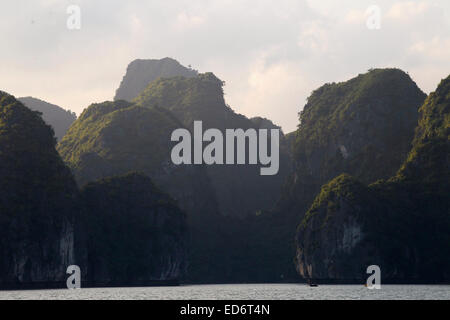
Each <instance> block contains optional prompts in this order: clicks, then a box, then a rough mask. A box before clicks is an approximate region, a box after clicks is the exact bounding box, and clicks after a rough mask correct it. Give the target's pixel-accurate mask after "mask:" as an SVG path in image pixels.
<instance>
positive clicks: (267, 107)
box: [0, 0, 450, 132]
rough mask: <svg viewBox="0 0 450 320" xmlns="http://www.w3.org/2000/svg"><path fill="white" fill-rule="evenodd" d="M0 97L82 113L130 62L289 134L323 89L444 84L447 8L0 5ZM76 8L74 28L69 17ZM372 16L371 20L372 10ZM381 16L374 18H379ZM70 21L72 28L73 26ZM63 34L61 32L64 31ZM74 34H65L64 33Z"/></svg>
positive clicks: (247, 2)
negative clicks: (175, 75)
mask: <svg viewBox="0 0 450 320" xmlns="http://www.w3.org/2000/svg"><path fill="white" fill-rule="evenodd" d="M0 5H1V10H0V34H1V38H2V39H1V47H0V90H2V91H6V92H8V93H10V94H13V95H15V96H16V97H22V96H33V97H36V98H39V99H42V100H45V101H47V102H50V103H53V104H57V105H59V106H61V107H63V108H65V109H70V110H72V111H74V112H76V113H77V114H80V113H81V112H82V111H83V109H85V108H86V107H88V106H89V105H90V104H91V103H94V102H102V101H106V100H112V98H113V97H114V94H115V90H116V89H117V87H118V86H119V84H120V81H121V79H122V77H123V76H124V74H125V71H126V67H127V65H128V64H129V63H130V62H131V61H132V60H134V59H138V58H139V59H160V58H164V57H171V58H174V59H176V60H178V61H179V62H180V63H181V64H183V65H185V66H188V65H191V66H192V67H193V68H194V69H197V70H199V71H200V72H214V73H215V74H216V75H217V76H218V77H219V78H220V79H222V80H223V81H225V82H226V86H225V99H226V102H227V103H228V104H229V105H230V106H231V107H232V108H233V109H234V110H235V111H236V112H238V113H242V114H244V115H246V116H248V117H253V116H262V117H266V118H269V119H271V120H272V121H273V122H274V123H276V124H278V125H280V126H282V128H283V131H285V132H291V131H293V130H295V128H296V127H297V125H298V113H299V112H300V111H301V110H302V108H303V106H304V105H305V103H306V100H307V98H308V96H309V95H310V94H311V92H312V91H313V90H314V89H317V88H318V87H320V86H321V85H323V84H324V83H328V82H340V81H345V80H348V79H351V78H353V77H355V76H357V75H358V74H360V73H364V72H367V70H369V69H371V68H384V67H396V68H400V69H402V70H404V71H406V72H408V73H409V74H410V76H411V77H412V78H413V80H414V81H415V82H416V83H417V84H418V85H419V87H420V88H421V89H422V90H423V91H425V92H426V93H429V92H431V91H433V90H434V89H435V88H436V87H437V85H438V83H439V82H440V80H441V79H443V78H445V77H447V76H448V75H449V74H450V1H448V0H435V1H433V0H398V1H395V0H370V1H366V0H339V1H336V0H276V1H268V0H257V1H255V0H233V1H231V0H170V1H167V0H164V1H159V0H153V1H143V0H128V1H123V0H95V1H92V0H70V1H66V0H15V1H5V0H0ZM73 5H75V6H78V8H79V9H80V15H79V17H80V20H79V21H80V24H79V26H80V28H79V29H78V28H75V29H74V28H69V27H68V20H69V22H70V21H71V22H73V21H78V20H73V19H74V17H75V16H74V15H73V14H74V11H70V12H69V13H68V11H67V9H68V8H69V7H70V6H73ZM378 10H379V11H378ZM378 13H379V14H378ZM77 17H78V16H76V17H75V18H77ZM69 25H70V23H69ZM71 25H72V26H73V25H74V24H71Z"/></svg>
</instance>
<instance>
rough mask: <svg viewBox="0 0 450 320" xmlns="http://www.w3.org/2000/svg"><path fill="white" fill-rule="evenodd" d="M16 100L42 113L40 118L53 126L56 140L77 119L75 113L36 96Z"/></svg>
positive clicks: (59, 138) (62, 135)
mask: <svg viewBox="0 0 450 320" xmlns="http://www.w3.org/2000/svg"><path fill="white" fill-rule="evenodd" d="M18 100H19V101H20V102H22V103H23V104H24V105H25V106H26V107H28V108H30V109H31V110H34V111H39V112H41V113H42V119H44V121H45V122H46V123H47V124H48V125H50V126H51V127H52V128H53V130H54V131H55V136H56V138H57V139H58V141H61V139H62V137H64V135H65V134H66V132H67V130H68V129H69V128H70V126H71V125H72V123H73V122H74V121H75V120H76V119H77V116H76V115H75V113H72V112H70V111H66V110H64V109H63V108H61V107H58V106H56V105H53V104H50V103H47V102H45V101H42V100H39V99H36V98H32V97H26V98H19V99H18Z"/></svg>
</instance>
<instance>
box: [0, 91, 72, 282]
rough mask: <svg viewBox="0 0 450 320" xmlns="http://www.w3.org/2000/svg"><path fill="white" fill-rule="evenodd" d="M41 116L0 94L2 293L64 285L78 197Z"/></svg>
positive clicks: (70, 176)
mask: <svg viewBox="0 0 450 320" xmlns="http://www.w3.org/2000/svg"><path fill="white" fill-rule="evenodd" d="M55 143H56V139H55V138H54V135H53V130H52V129H51V128H50V127H49V126H48V125H46V124H45V123H44V121H43V120H42V118H41V117H40V116H39V114H38V113H37V112H33V111H31V110H29V109H28V108H26V107H25V106H24V105H23V104H22V103H20V102H19V101H17V100H16V99H15V98H14V97H12V96H10V95H8V94H6V93H4V92H0V256H1V259H0V287H1V286H10V285H18V286H19V285H21V284H22V285H29V284H30V283H40V282H58V281H65V279H66V268H67V267H68V266H69V265H70V264H72V263H73V245H74V240H73V239H74V238H73V237H74V235H73V220H74V217H75V215H76V212H77V209H76V204H75V201H76V198H77V195H78V191H77V187H76V184H75V181H74V179H73V177H72V174H71V172H70V170H69V169H68V168H67V167H66V166H65V165H64V163H63V161H62V160H61V159H60V157H59V155H58V153H57V152H56V150H55Z"/></svg>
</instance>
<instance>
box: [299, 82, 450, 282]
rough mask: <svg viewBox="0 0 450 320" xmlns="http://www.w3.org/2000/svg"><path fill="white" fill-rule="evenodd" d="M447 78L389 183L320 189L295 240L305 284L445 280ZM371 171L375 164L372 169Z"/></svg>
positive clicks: (343, 183) (449, 228) (347, 182)
mask: <svg viewBox="0 0 450 320" xmlns="http://www.w3.org/2000/svg"><path fill="white" fill-rule="evenodd" d="M449 97H450V77H449V78H447V79H445V80H443V81H442V82H441V84H440V85H439V87H438V88H437V90H436V92H434V93H432V94H430V96H429V97H428V98H427V99H426V101H425V103H424V104H423V106H422V107H421V108H420V120H419V125H418V127H417V129H416V134H415V138H414V142H413V147H412V150H411V151H410V153H409V156H408V158H407V159H406V160H405V161H404V164H403V165H402V166H401V168H400V170H399V171H398V172H397V174H395V175H394V176H393V177H392V178H390V179H388V180H381V181H378V182H376V183H374V184H371V185H369V186H366V185H364V184H362V183H360V182H357V181H356V180H355V179H354V178H352V177H349V176H342V177H339V178H337V179H335V180H333V181H331V182H330V183H328V184H327V185H325V186H324V187H323V188H322V191H321V193H320V194H319V195H318V196H317V198H316V200H315V201H314V204H313V205H312V207H311V208H310V209H309V211H308V213H307V214H306V216H305V217H304V219H303V221H302V223H301V224H300V226H299V228H298V234H297V269H298V271H299V273H300V274H301V275H302V276H303V277H305V278H314V279H348V278H351V279H360V280H362V279H365V278H366V277H367V275H366V274H365V269H366V268H367V266H369V265H371V264H375V265H379V266H380V267H381V270H382V278H383V279H384V281H404V282H406V281H411V282H418V281H426V282H434V281H437V282H442V281H448V280H449V279H450V274H449V271H448V270H450V259H449V257H448V244H449V243H450V236H449V235H450V213H449V205H450V197H449V195H448V190H449V181H450V170H449V169H450V168H449V163H450V161H449V160H450V159H449V155H450V152H449V151H450V142H449V141H450V140H449V137H450V136H449V133H450V113H449V111H450V99H449ZM374 165H376V164H374Z"/></svg>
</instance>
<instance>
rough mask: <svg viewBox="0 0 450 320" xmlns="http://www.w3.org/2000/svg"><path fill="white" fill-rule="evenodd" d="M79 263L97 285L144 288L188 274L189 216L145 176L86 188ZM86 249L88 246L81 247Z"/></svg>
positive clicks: (98, 183)
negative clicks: (146, 285) (146, 283)
mask: <svg viewBox="0 0 450 320" xmlns="http://www.w3.org/2000/svg"><path fill="white" fill-rule="evenodd" d="M81 196H82V202H83V207H84V208H85V211H84V213H83V216H82V218H81V219H80V221H79V225H78V228H79V230H81V232H82V233H81V234H80V235H79V239H77V240H78V241H79V243H83V242H84V243H85V244H86V246H85V248H86V249H85V250H78V252H77V255H78V260H80V261H84V265H85V268H83V269H84V271H85V273H84V276H85V278H84V279H85V280H87V281H89V282H91V283H93V284H103V285H110V284H127V285H132V284H143V283H145V282H148V281H153V280H158V281H167V280H175V279H180V278H182V277H183V276H184V275H185V271H186V266H187V261H186V258H187V257H186V247H187V242H188V241H187V226H186V217H185V214H184V213H183V212H182V211H181V210H180V209H179V208H178V206H177V205H176V203H175V202H174V201H173V200H172V199H171V198H170V197H169V196H168V195H167V194H164V193H163V192H161V191H160V190H159V189H157V188H156V187H155V186H154V185H153V183H152V182H151V180H150V179H149V178H148V177H146V176H145V175H142V174H138V173H130V174H128V175H126V176H122V177H115V178H107V179H103V180H100V181H97V182H93V183H90V184H88V185H86V186H85V187H84V188H83V189H82V192H81ZM82 248H84V246H83V247H82Z"/></svg>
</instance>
